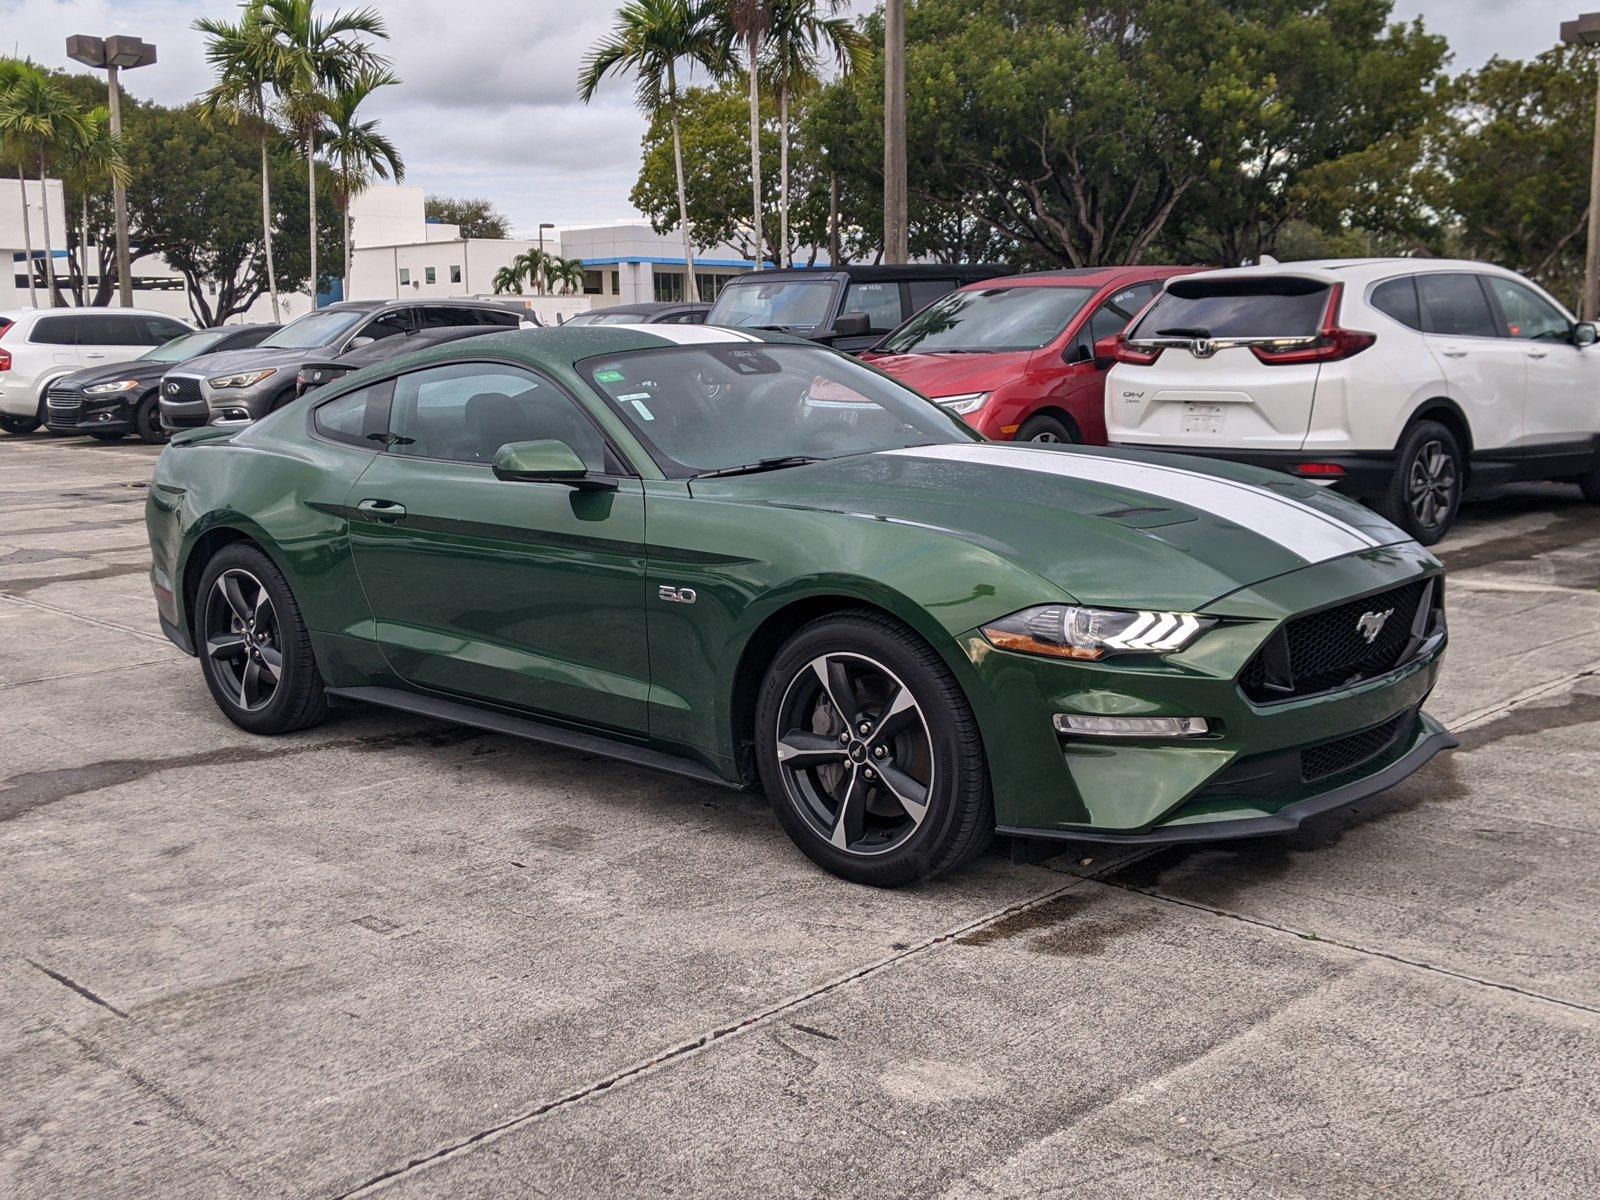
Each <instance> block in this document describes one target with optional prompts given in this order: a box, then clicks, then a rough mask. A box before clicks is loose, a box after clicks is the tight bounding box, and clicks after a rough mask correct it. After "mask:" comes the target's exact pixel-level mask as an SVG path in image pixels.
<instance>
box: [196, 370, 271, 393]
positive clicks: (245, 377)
mask: <svg viewBox="0 0 1600 1200" xmlns="http://www.w3.org/2000/svg"><path fill="white" fill-rule="evenodd" d="M277 373H278V369H277V368H276V367H267V368H266V369H265V370H262V371H240V372H239V373H238V374H237V375H218V376H217V377H216V378H215V379H208V380H206V382H207V383H209V384H210V385H211V386H212V387H214V388H247V387H251V386H252V385H254V384H257V383H260V382H261V381H262V380H263V379H265V378H266V377H267V376H269V375H276V374H277Z"/></svg>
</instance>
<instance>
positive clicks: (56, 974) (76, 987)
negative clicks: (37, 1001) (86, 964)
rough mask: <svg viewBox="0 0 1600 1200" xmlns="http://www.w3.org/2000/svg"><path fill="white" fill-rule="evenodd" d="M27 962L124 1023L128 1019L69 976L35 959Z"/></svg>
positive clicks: (118, 1009)
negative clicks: (113, 1014) (115, 1015)
mask: <svg viewBox="0 0 1600 1200" xmlns="http://www.w3.org/2000/svg"><path fill="white" fill-rule="evenodd" d="M26 961H27V964H28V965H29V966H30V967H32V968H33V969H34V970H35V971H42V972H43V973H44V974H46V975H48V976H49V977H50V978H51V979H54V980H55V981H56V982H57V983H59V984H60V985H61V986H62V987H64V988H69V989H70V990H72V991H74V992H77V993H78V995H80V996H82V997H83V998H84V999H85V1000H87V1001H89V1003H90V1004H98V1005H99V1006H100V1007H101V1008H103V1009H106V1010H107V1011H109V1012H114V1013H116V1014H117V1016H119V1017H121V1018H122V1019H123V1020H124V1021H126V1020H127V1019H128V1014H127V1013H125V1012H123V1011H122V1010H121V1009H120V1008H118V1007H117V1006H116V1005H115V1004H113V1003H111V1001H109V1000H106V999H103V998H102V997H100V996H97V995H95V994H94V993H93V992H91V991H90V990H89V989H88V988H86V987H84V986H83V984H81V983H78V982H77V981H76V980H73V979H69V978H68V977H67V976H65V975H63V974H62V973H61V972H60V971H52V970H51V969H50V968H49V967H47V966H45V965H44V964H43V963H37V962H34V961H33V959H31V958H30V959H27V960H26Z"/></svg>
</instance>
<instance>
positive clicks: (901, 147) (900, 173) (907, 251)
mask: <svg viewBox="0 0 1600 1200" xmlns="http://www.w3.org/2000/svg"><path fill="white" fill-rule="evenodd" d="M908 222H909V215H908V213H907V211H906V0H888V3H887V4H885V5H884V25H883V261H884V262H886V263H903V262H905V261H906V260H907V259H908V258H910V257H911V248H910V235H909V230H908V229H907V224H908Z"/></svg>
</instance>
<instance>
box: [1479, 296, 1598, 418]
mask: <svg viewBox="0 0 1600 1200" xmlns="http://www.w3.org/2000/svg"><path fill="white" fill-rule="evenodd" d="M1484 278H1485V279H1486V280H1487V281H1488V284H1489V294H1490V295H1491V296H1492V297H1493V298H1494V302H1495V308H1496V310H1497V314H1496V315H1497V316H1498V317H1499V319H1500V325H1501V328H1502V329H1504V330H1505V332H1506V335H1507V336H1508V337H1509V338H1510V339H1511V340H1512V341H1513V342H1515V343H1516V344H1517V345H1518V347H1519V348H1520V349H1521V351H1522V355H1523V363H1524V365H1525V367H1526V370H1527V401H1526V403H1525V404H1524V406H1523V431H1522V440H1523V441H1524V442H1525V443H1527V444H1528V445H1529V446H1538V445H1550V446H1559V445H1572V444H1576V443H1586V442H1592V441H1593V440H1594V436H1595V434H1596V433H1600V355H1597V354H1595V353H1594V351H1593V350H1586V349H1584V348H1583V347H1580V346H1578V345H1577V344H1576V343H1575V342H1574V341H1573V340H1572V320H1571V318H1570V317H1568V316H1567V314H1566V313H1564V312H1562V311H1561V310H1560V309H1559V308H1557V307H1556V306H1555V305H1554V304H1552V303H1551V302H1550V301H1549V300H1548V299H1546V298H1545V297H1543V296H1541V295H1539V293H1538V292H1536V291H1534V290H1533V289H1532V288H1530V287H1528V286H1527V285H1526V284H1523V283H1519V282H1517V281H1516V280H1515V279H1507V278H1505V277H1504V276H1501V275H1487V276H1485V277H1484Z"/></svg>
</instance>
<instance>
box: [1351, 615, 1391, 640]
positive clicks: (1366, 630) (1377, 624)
mask: <svg viewBox="0 0 1600 1200" xmlns="http://www.w3.org/2000/svg"><path fill="white" fill-rule="evenodd" d="M1393 615H1394V609H1392V608H1386V609H1384V610H1383V611H1382V612H1364V613H1362V614H1361V619H1360V620H1359V621H1357V622H1356V632H1357V633H1359V634H1360V635H1361V636H1362V637H1364V638H1366V639H1367V645H1369V646H1370V645H1372V643H1373V642H1375V641H1377V640H1378V635H1379V634H1380V633H1382V632H1383V624H1384V622H1385V621H1387V620H1388V619H1389V618H1390V617H1391V616H1393Z"/></svg>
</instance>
